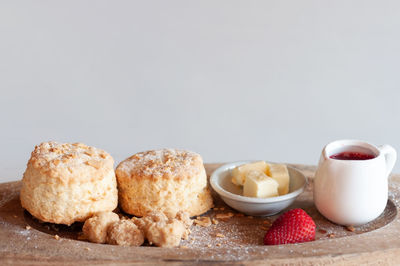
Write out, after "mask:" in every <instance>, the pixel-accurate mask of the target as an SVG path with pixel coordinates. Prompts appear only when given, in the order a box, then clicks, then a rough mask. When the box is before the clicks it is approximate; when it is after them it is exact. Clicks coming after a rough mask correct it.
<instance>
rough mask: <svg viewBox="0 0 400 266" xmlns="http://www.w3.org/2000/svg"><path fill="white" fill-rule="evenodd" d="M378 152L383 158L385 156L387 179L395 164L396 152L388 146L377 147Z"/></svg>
mask: <svg viewBox="0 0 400 266" xmlns="http://www.w3.org/2000/svg"><path fill="white" fill-rule="evenodd" d="M379 151H380V152H381V154H382V155H383V156H385V161H386V175H387V177H389V174H390V172H391V171H392V169H393V167H394V163H395V162H396V158H397V153H396V150H395V149H394V148H393V147H392V146H390V145H387V144H385V145H382V146H379Z"/></svg>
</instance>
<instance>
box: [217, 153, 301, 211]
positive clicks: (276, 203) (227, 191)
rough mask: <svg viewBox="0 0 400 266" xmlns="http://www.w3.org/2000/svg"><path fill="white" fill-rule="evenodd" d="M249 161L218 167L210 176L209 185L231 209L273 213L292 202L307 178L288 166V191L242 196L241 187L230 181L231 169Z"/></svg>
mask: <svg viewBox="0 0 400 266" xmlns="http://www.w3.org/2000/svg"><path fill="white" fill-rule="evenodd" d="M249 162H250V161H243V162H234V163H229V164H225V165H223V166H221V167H219V168H218V169H217V170H215V171H214V173H212V175H211V178H210V184H211V187H212V188H213V189H214V190H215V191H216V192H217V193H218V194H219V195H220V197H221V198H222V200H223V201H224V202H225V203H226V204H228V205H229V206H230V207H232V208H233V209H235V210H237V211H240V212H242V213H245V214H247V215H252V216H270V215H274V214H276V213H278V212H280V211H282V210H283V209H285V208H286V207H288V206H289V205H291V204H292V203H293V201H294V200H295V199H296V197H297V196H298V195H300V194H301V193H302V192H303V191H304V188H305V186H306V184H307V178H306V177H305V176H304V175H303V174H302V173H301V172H299V171H298V170H296V169H294V168H292V167H289V166H288V171H289V176H290V183H289V193H288V194H286V195H282V196H278V197H271V198H253V197H245V196H242V194H243V189H242V187H239V186H236V185H234V184H233V183H232V181H231V179H232V175H231V171H232V169H233V168H235V167H236V166H238V165H242V164H245V163H249Z"/></svg>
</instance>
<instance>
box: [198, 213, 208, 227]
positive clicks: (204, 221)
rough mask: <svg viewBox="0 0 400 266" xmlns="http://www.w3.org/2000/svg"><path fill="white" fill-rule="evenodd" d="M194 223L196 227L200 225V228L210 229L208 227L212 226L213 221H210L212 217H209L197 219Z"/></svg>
mask: <svg viewBox="0 0 400 266" xmlns="http://www.w3.org/2000/svg"><path fill="white" fill-rule="evenodd" d="M194 223H195V224H196V225H200V226H203V227H208V226H210V225H211V219H210V217H208V216H204V217H197V218H196V219H195V220H194Z"/></svg>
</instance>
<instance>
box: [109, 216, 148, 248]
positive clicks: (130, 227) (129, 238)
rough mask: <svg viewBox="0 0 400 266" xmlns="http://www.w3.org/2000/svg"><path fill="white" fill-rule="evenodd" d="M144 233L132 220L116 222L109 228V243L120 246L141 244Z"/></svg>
mask: <svg viewBox="0 0 400 266" xmlns="http://www.w3.org/2000/svg"><path fill="white" fill-rule="evenodd" d="M143 242H144V235H143V232H142V231H141V230H139V228H138V227H137V226H136V225H135V224H134V223H133V222H132V221H131V220H120V221H118V222H114V223H113V224H111V225H110V226H109V228H108V233H107V243H108V244H112V245H120V246H140V245H142V244H143Z"/></svg>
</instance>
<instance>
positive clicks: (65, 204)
mask: <svg viewBox="0 0 400 266" xmlns="http://www.w3.org/2000/svg"><path fill="white" fill-rule="evenodd" d="M113 164H114V160H113V158H112V157H111V156H110V155H109V154H108V153H106V152H105V151H103V150H100V149H97V148H94V147H89V146H86V145H84V144H82V143H74V144H70V143H64V144H62V143H57V142H44V143H41V144H40V145H38V146H36V147H35V150H34V151H33V152H32V155H31V158H30V160H29V161H28V165H27V168H26V171H25V173H24V176H23V179H22V189H21V194H20V198H21V204H22V207H24V208H25V209H26V210H28V211H29V212H30V213H31V214H32V215H33V216H35V217H36V218H38V219H39V220H42V221H44V222H50V223H57V224H66V225H70V224H72V223H73V222H76V221H85V220H86V219H87V218H89V217H91V216H92V215H93V214H94V213H97V212H102V211H112V210H114V209H115V208H116V207H117V204H118V192H117V185H116V178H115V172H114V169H113Z"/></svg>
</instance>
